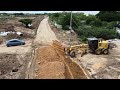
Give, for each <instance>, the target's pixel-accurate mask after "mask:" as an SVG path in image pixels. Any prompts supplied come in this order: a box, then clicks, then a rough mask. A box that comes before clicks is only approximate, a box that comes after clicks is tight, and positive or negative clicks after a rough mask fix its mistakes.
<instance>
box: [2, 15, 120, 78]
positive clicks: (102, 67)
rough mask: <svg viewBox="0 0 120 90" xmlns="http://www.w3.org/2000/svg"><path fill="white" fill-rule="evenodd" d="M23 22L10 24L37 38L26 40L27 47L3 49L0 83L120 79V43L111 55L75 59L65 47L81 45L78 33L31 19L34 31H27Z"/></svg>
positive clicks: (90, 55) (41, 19)
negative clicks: (66, 52)
mask: <svg viewBox="0 0 120 90" xmlns="http://www.w3.org/2000/svg"><path fill="white" fill-rule="evenodd" d="M20 18H22V17H19V18H16V19H17V20H16V19H13V20H11V22H10V21H9V23H12V24H13V25H14V26H15V30H16V31H22V32H25V33H28V35H29V34H33V33H34V37H35V38H24V40H25V42H26V45H21V46H14V47H7V46H6V44H5V42H3V43H2V44H1V45H0V50H1V51H0V79H88V78H95V79H117V78H120V75H119V74H120V70H119V69H120V59H119V55H120V44H119V43H118V42H114V43H116V44H117V46H118V47H116V48H113V49H112V50H110V54H109V55H95V54H91V53H88V54H86V55H84V56H83V57H81V55H79V54H78V55H77V57H76V58H71V57H69V56H67V55H65V53H64V48H63V47H66V46H69V45H70V44H71V45H74V44H79V43H80V41H79V39H78V37H77V34H76V33H73V34H72V35H70V32H69V31H64V30H62V29H58V28H56V27H55V26H54V24H53V23H52V22H50V21H49V22H48V20H49V18H48V17H46V18H45V17H42V18H40V17H37V18H36V17H34V18H33V17H31V18H33V19H34V23H33V25H34V29H27V28H25V27H24V26H23V25H22V24H20V23H18V19H20ZM29 18H30V17H29ZM43 18H45V19H43ZM40 22H41V23H40ZM3 26H4V25H3ZM4 27H5V26H4ZM0 30H3V29H0ZM27 31H28V32H27ZM70 39H71V40H70Z"/></svg>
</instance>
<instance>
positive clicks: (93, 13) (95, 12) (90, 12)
mask: <svg viewBox="0 0 120 90" xmlns="http://www.w3.org/2000/svg"><path fill="white" fill-rule="evenodd" d="M55 12H63V11H0V13H55ZM73 12H75V13H76V12H81V13H84V14H86V15H89V14H92V15H96V14H97V13H99V11H73Z"/></svg>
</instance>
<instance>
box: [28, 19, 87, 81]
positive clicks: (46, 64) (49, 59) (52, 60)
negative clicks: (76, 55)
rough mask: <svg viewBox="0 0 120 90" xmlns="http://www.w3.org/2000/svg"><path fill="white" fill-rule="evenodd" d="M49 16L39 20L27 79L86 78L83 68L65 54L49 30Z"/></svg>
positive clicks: (60, 44)
mask: <svg viewBox="0 0 120 90" xmlns="http://www.w3.org/2000/svg"><path fill="white" fill-rule="evenodd" d="M48 20H49V18H48V17H47V18H45V19H44V20H43V21H41V23H40V25H39V27H38V30H37V35H36V38H35V40H34V45H35V46H36V49H35V56H34V58H33V60H31V62H30V64H29V65H28V71H27V72H28V75H27V76H26V78H29V79H86V78H87V76H86V74H85V72H84V71H83V69H82V68H81V67H80V66H79V65H77V64H76V63H75V62H73V61H72V60H71V59H70V58H68V57H66V56H65V53H64V48H63V45H62V43H61V42H60V41H59V39H58V38H57V37H56V35H55V33H54V32H53V31H52V30H51V28H50V26H49V23H48Z"/></svg>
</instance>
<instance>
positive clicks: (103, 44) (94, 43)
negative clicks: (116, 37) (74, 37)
mask: <svg viewBox="0 0 120 90" xmlns="http://www.w3.org/2000/svg"><path fill="white" fill-rule="evenodd" d="M64 50H65V52H66V54H68V55H70V56H71V57H75V56H76V54H81V57H82V56H83V55H84V54H86V53H88V52H89V51H90V52H93V53H95V54H97V55H100V54H108V53H109V43H108V41H106V40H102V39H97V38H88V44H84V43H82V44H79V45H72V46H69V47H67V48H65V49H64Z"/></svg>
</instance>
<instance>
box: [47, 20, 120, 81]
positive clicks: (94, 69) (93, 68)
mask: <svg viewBox="0 0 120 90" xmlns="http://www.w3.org/2000/svg"><path fill="white" fill-rule="evenodd" d="M49 23H50V25H51V28H52V30H53V31H54V32H55V34H56V36H57V38H59V40H61V41H62V42H63V43H64V46H68V45H70V44H71V45H75V44H79V43H80V42H79V40H78V38H77V35H72V36H71V35H70V33H67V32H69V31H64V30H62V29H58V28H56V27H55V26H54V24H53V23H52V22H49ZM69 38H72V39H71V42H69ZM113 43H115V44H116V45H117V47H116V48H113V49H112V50H110V53H109V54H108V55H95V54H92V53H87V54H85V55H84V56H83V57H81V55H80V54H78V55H77V56H76V58H72V59H73V60H74V61H75V62H76V63H77V64H79V65H81V66H82V67H83V68H84V70H85V71H86V73H87V74H88V75H89V76H90V78H91V79H120V40H118V41H113Z"/></svg>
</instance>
